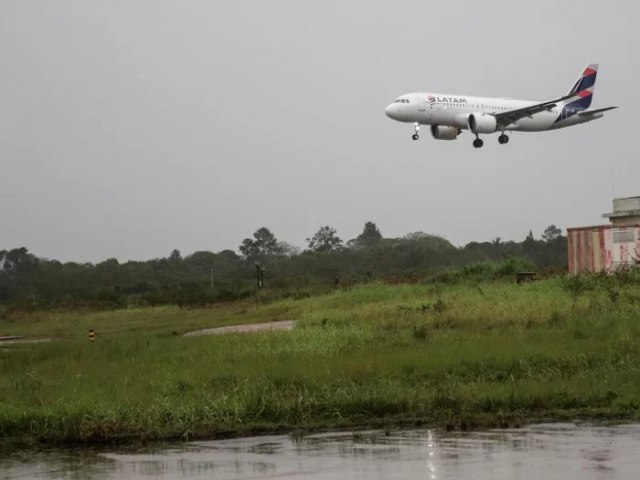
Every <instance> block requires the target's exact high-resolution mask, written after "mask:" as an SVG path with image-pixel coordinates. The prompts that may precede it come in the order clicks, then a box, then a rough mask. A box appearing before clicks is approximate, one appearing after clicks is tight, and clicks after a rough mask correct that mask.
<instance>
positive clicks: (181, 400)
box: [0, 278, 640, 445]
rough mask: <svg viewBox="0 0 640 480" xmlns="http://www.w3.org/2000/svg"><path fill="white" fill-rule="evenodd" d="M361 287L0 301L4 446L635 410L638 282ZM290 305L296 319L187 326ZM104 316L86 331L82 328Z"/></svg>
mask: <svg viewBox="0 0 640 480" xmlns="http://www.w3.org/2000/svg"><path fill="white" fill-rule="evenodd" d="M607 285H608V286H605V287H600V286H598V285H597V282H595V283H593V284H590V285H588V286H585V285H584V284H580V283H579V282H577V283H576V282H573V283H572V282H569V281H567V280H564V279H561V278H555V279H550V280H544V281H538V282H534V283H529V284H523V285H521V286H516V285H515V284H511V283H501V282H497V283H489V282H485V283H480V284H472V283H470V284H458V285H398V286H389V285H383V284H369V285H363V286H358V287H354V288H351V289H346V290H339V291H336V292H335V293H332V294H327V295H322V296H317V297H311V298H304V299H300V300H293V299H289V300H283V301H278V302H274V303H270V304H266V305H264V304H261V303H259V302H253V303H252V302H250V301H245V302H241V303H234V304H226V305H216V306H213V307H211V308H204V309H179V308H175V307H166V308H145V309H135V310H115V311H108V312H97V313H91V312H84V313H82V312H35V313H34V312H30V313H12V314H5V316H4V318H2V319H1V320H0V335H21V334H23V335H30V336H44V337H51V338H53V339H54V341H51V342H49V343H39V344H22V345H19V344H15V345H6V346H5V345H2V344H0V349H1V350H0V438H2V439H3V441H4V443H5V444H11V445H24V444H32V443H37V442H40V443H45V444H53V443H57V444H59V443H69V442H112V441H134V440H158V439H175V438H184V439H193V438H206V437H214V436H221V435H235V434H247V433H254V432H265V431H286V430H303V431H304V430H309V429H317V428H344V427H367V426H385V425H394V426H397V425H405V426H409V425H416V424H420V425H434V426H447V427H454V428H460V427H462V428H464V427H474V426H489V425H513V424H518V423H521V422H526V421H530V420H534V419H535V420H539V419H546V420H560V419H567V418H579V417H582V418H585V417H588V418H601V419H631V418H638V417H639V416H640V343H639V341H640V301H639V297H638V296H637V294H636V293H635V292H636V291H637V289H638V287H635V286H632V285H627V286H625V285H618V284H616V285H614V287H612V286H611V284H607ZM273 320H297V321H298V323H297V326H296V328H295V329H294V330H293V331H291V332H271V333H260V334H252V335H225V336H211V337H182V334H183V333H185V332H188V331H191V330H194V329H198V328H206V327H214V326H222V325H230V324H241V323H252V322H264V321H273ZM89 328H93V329H94V330H95V331H96V341H95V342H94V343H89V341H88V339H87V331H88V329H89Z"/></svg>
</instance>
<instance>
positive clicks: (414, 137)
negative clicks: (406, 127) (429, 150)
mask: <svg viewBox="0 0 640 480" xmlns="http://www.w3.org/2000/svg"><path fill="white" fill-rule="evenodd" d="M413 128H414V129H415V131H416V133H414V134H413V135H411V138H413V139H414V140H418V139H419V138H420V135H418V132H419V131H420V125H418V122H416V123H414V124H413Z"/></svg>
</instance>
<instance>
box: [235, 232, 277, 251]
mask: <svg viewBox="0 0 640 480" xmlns="http://www.w3.org/2000/svg"><path fill="white" fill-rule="evenodd" d="M253 238H254V239H253V240H252V239H250V238H245V239H244V240H243V241H242V244H241V245H240V247H239V250H240V252H241V253H242V255H244V256H245V257H246V258H250V259H256V258H258V257H261V256H266V255H276V254H278V253H280V248H279V246H278V240H277V239H276V237H275V235H274V234H273V233H271V231H270V230H269V229H268V228H265V227H261V228H259V229H258V230H256V231H255V232H254V233H253Z"/></svg>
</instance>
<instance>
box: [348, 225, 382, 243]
mask: <svg viewBox="0 0 640 480" xmlns="http://www.w3.org/2000/svg"><path fill="white" fill-rule="evenodd" d="M380 240H382V234H381V233H380V230H378V227H377V226H376V224H375V223H373V222H367V223H365V224H364V230H363V231H362V233H361V234H360V235H358V236H357V237H356V238H355V240H354V241H353V242H349V243H350V244H355V245H356V246H358V247H370V246H372V245H375V244H376V243H378V242H379V241H380Z"/></svg>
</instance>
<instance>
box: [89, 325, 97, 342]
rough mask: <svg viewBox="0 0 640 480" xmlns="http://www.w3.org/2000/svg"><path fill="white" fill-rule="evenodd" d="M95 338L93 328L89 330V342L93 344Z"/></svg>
mask: <svg viewBox="0 0 640 480" xmlns="http://www.w3.org/2000/svg"><path fill="white" fill-rule="evenodd" d="M95 338H96V332H94V331H93V328H90V329H89V341H90V342H93V341H94V340H95Z"/></svg>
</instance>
